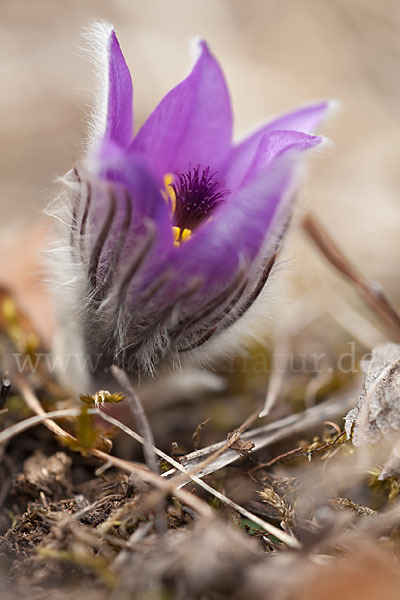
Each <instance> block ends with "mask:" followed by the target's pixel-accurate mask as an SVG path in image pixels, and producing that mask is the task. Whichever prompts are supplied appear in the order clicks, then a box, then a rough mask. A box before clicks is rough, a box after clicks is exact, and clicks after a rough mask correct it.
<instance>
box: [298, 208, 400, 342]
mask: <svg viewBox="0 0 400 600" xmlns="http://www.w3.org/2000/svg"><path fill="white" fill-rule="evenodd" d="M303 229H304V231H305V232H306V234H307V235H308V236H309V237H310V238H311V239H312V241H313V242H314V243H315V244H316V246H317V247H318V248H319V250H321V252H322V254H323V255H324V256H325V258H327V259H328V260H329V262H330V263H331V264H332V265H333V266H334V267H335V268H336V269H337V270H338V271H339V272H340V273H342V275H344V276H345V277H346V278H347V279H349V280H350V281H351V282H352V283H353V284H354V286H355V288H356V289H357V291H358V292H359V294H360V295H361V296H362V297H363V298H364V300H365V301H366V302H367V304H368V305H369V306H370V308H371V309H372V310H373V311H374V313H375V314H376V315H377V316H378V317H379V318H380V320H381V321H382V323H384V324H385V326H386V328H387V330H388V331H390V337H391V338H392V339H395V340H396V341H400V315H399V314H398V313H397V312H396V310H395V309H394V308H393V306H392V305H391V303H390V301H389V300H388V298H387V297H386V296H385V294H384V293H383V291H382V290H381V288H380V287H379V285H378V284H376V283H370V282H369V281H367V280H366V279H365V277H364V276H363V275H362V274H361V273H360V272H359V271H358V270H357V269H356V268H355V267H354V266H353V265H352V264H351V262H350V261H349V259H348V258H347V257H346V255H345V254H344V253H343V251H342V250H341V249H340V248H339V246H337V244H336V243H335V242H334V241H333V239H332V238H331V236H330V234H329V233H328V232H327V231H326V229H325V228H324V226H323V225H322V223H321V222H320V221H319V219H318V218H317V217H316V216H315V215H313V214H312V213H309V214H308V215H307V216H306V217H305V218H304V220H303Z"/></svg>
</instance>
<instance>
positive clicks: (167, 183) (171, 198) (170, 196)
mask: <svg viewBox="0 0 400 600" xmlns="http://www.w3.org/2000/svg"><path fill="white" fill-rule="evenodd" d="M174 181H175V177H174V176H173V175H172V173H166V174H165V175H164V179H163V182H164V188H165V189H164V190H162V194H163V196H164V198H165V201H166V202H167V203H168V204H169V203H171V208H172V214H173V213H174V212H175V207H176V195H175V192H174V188H173V187H171V183H174Z"/></svg>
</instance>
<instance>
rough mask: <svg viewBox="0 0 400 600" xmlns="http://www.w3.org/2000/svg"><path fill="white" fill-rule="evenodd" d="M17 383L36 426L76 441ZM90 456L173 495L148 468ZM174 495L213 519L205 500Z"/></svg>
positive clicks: (23, 384)
mask: <svg viewBox="0 0 400 600" xmlns="http://www.w3.org/2000/svg"><path fill="white" fill-rule="evenodd" d="M15 381H16V385H17V387H18V389H19V390H20V392H21V395H22V397H23V398H24V400H25V402H26V404H27V406H28V407H29V408H30V409H31V410H32V411H33V412H34V413H36V415H37V416H38V417H40V419H38V420H37V421H36V423H34V424H37V423H40V422H42V423H43V424H44V425H45V426H46V427H47V428H48V429H50V431H52V432H53V433H55V434H56V435H57V436H60V437H61V438H68V439H70V440H73V441H76V440H75V438H74V436H72V435H71V434H69V433H67V432H66V431H64V429H62V427H60V426H59V425H57V423H55V422H54V421H53V420H52V419H51V418H49V417H48V415H47V414H46V412H45V411H44V410H43V408H42V406H41V404H40V402H39V400H38V399H37V397H36V396H35V394H34V392H33V390H32V389H31V388H30V386H29V385H28V384H27V382H26V381H25V380H24V379H23V378H22V377H20V376H17V377H16V378H15ZM74 410H75V411H77V412H76V413H75V414H76V415H78V414H80V411H79V409H70V411H71V413H70V414H73V413H72V411H74ZM61 412H65V411H61ZM91 412H92V411H91ZM95 412H96V411H95V410H93V413H95ZM97 412H98V413H99V414H101V413H100V411H97ZM30 426H32V423H31V424H30ZM26 428H27V427H26ZM26 428H25V429H26ZM90 454H91V455H92V456H95V457H96V458H98V459H100V460H101V461H103V462H106V463H111V464H112V466H113V467H116V468H117V469H122V470H123V471H126V472H128V473H133V474H134V475H136V476H137V477H139V478H140V479H142V480H143V481H145V482H146V483H149V484H150V485H153V486H154V487H156V488H158V489H159V490H161V491H163V492H164V493H165V494H170V493H171V487H172V486H171V484H170V483H169V482H167V481H164V480H163V479H162V477H160V476H159V475H157V474H156V473H153V472H152V471H149V470H148V469H147V468H146V467H144V466H142V465H138V464H136V463H132V462H129V461H126V460H123V459H121V458H118V457H116V456H112V455H110V454H107V453H106V452H102V451H101V450H97V449H96V448H93V449H91V450H90ZM174 495H175V496H176V497H177V498H178V499H179V500H181V501H182V502H183V503H184V504H187V505H188V506H190V507H191V508H192V509H193V510H195V511H196V512H197V513H198V514H199V515H201V516H202V517H205V518H211V517H213V510H212V509H211V508H210V507H209V506H208V504H207V503H206V502H203V500H200V498H197V497H196V496H194V495H193V494H190V493H189V492H186V491H185V490H179V489H176V493H175V492H174Z"/></svg>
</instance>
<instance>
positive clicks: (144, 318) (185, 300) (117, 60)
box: [67, 28, 329, 373]
mask: <svg viewBox="0 0 400 600" xmlns="http://www.w3.org/2000/svg"><path fill="white" fill-rule="evenodd" d="M104 33H105V36H104V42H103V46H104V50H105V51H106V55H107V68H106V72H107V82H106V86H105V90H106V102H105V110H104V111H103V120H102V122H101V124H100V125H99V126H98V130H97V134H96V138H95V143H94V145H93V148H92V149H91V150H90V152H89V155H88V156H87V158H86V160H85V161H84V164H83V166H82V168H81V169H79V174H78V172H77V171H75V178H70V181H69V188H70V189H71V190H72V192H71V194H70V197H71V198H72V200H70V201H69V202H70V205H71V206H72V205H73V207H72V208H71V210H70V214H71V216H70V220H69V222H68V223H67V225H68V228H69V231H70V236H69V240H70V256H72V260H73V272H75V281H79V286H78V288H79V290H78V292H76V291H74V294H75V300H74V302H73V304H74V303H75V315H74V317H73V320H75V322H76V323H77V324H78V329H79V332H80V335H81V337H82V339H83V344H82V347H83V348H84V352H87V353H89V355H91V356H94V355H95V356H101V359H100V361H99V362H98V363H97V367H98V368H99V369H100V370H102V369H107V368H108V367H109V365H110V364H111V363H116V364H119V365H120V366H122V367H124V368H125V369H127V370H128V371H129V372H131V373H152V372H154V370H155V369H156V367H157V366H158V365H159V364H160V363H161V362H162V361H164V360H167V359H168V360H170V361H172V362H175V363H176V362H179V361H180V360H181V359H182V358H184V357H186V356H188V355H190V354H192V353H193V351H195V350H196V352H198V351H199V350H197V349H200V348H202V349H205V350H206V351H207V349H208V348H209V345H210V344H211V343H212V341H214V340H215V339H218V338H220V335H221V333H222V332H224V331H225V330H226V329H227V328H228V327H230V326H231V325H232V324H234V323H235V322H237V321H238V320H239V319H241V317H242V316H243V315H244V313H246V312H247V311H248V310H249V309H250V307H251V306H252V305H253V303H254V302H255V301H256V300H257V298H258V296H259V295H260V293H261V291H262V290H263V288H264V286H265V284H266V282H267V280H268V277H269V275H270V272H271V269H272V267H273V265H274V262H275V260H276V256H277V253H278V251H279V248H280V245H281V243H282V237H283V235H284V231H285V228H286V226H287V224H288V221H289V219H290V215H291V211H292V200H293V195H294V191H295V184H296V181H297V175H298V164H299V162H300V159H301V155H302V154H303V152H304V151H306V150H309V149H311V148H314V147H315V146H317V145H318V144H320V143H321V141H322V138H321V137H318V136H315V135H312V132H313V131H314V129H315V128H316V127H317V125H318V124H319V123H320V122H321V120H322V119H323V117H324V115H325V113H326V112H327V109H328V107H329V103H328V102H325V101H324V102H318V103H314V104H310V105H308V106H305V107H302V108H299V109H297V110H295V111H293V112H290V113H288V114H286V115H283V116H281V117H279V118H277V119H275V120H273V121H271V122H270V123H268V124H266V125H263V126H261V127H260V128H259V129H258V130H256V131H255V133H253V134H251V135H250V136H249V137H247V138H245V139H244V140H243V141H241V142H239V143H236V144H235V143H233V142H232V121H233V118H232V109H231V103H230V98H229V93H228V89H227V86H226V82H225V79H224V76H223V73H222V71H221V68H220V66H219V64H218V62H217V60H216V59H215V57H214V56H213V55H212V53H211V52H210V50H209V47H208V46H207V44H206V43H205V42H204V41H200V42H199V44H198V58H197V60H196V62H195V64H194V67H193V69H192V71H191V73H190V74H189V75H188V77H187V78H186V79H184V80H183V81H182V82H181V83H180V84H178V85H177V86H176V87H174V88H173V89H172V90H171V91H170V92H169V93H168V94H167V95H166V96H165V97H164V98H163V99H162V101H161V102H160V104H159V105H158V106H157V107H156V108H155V110H154V111H153V112H152V113H151V114H150V116H149V117H148V119H147V120H146V121H145V123H144V124H143V125H142V127H141V128H140V129H139V131H138V132H137V133H136V134H135V135H134V133H133V109H132V82H131V76H130V73H129V70H128V67H127V65H126V63H125V60H124V57H123V55H122V52H121V49H120V46H119V43H118V40H117V38H116V35H115V33H114V31H113V30H112V29H111V28H108V29H107V28H104ZM72 179H73V180H72ZM71 251H72V252H71ZM75 287H76V286H75ZM84 299H85V300H84ZM70 306H71V304H70ZM70 323H72V321H71V322H70ZM70 326H71V327H72V324H71V325H70Z"/></svg>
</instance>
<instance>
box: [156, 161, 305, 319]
mask: <svg viewBox="0 0 400 600" xmlns="http://www.w3.org/2000/svg"><path fill="white" fill-rule="evenodd" d="M296 157H297V152H296V151H295V152H294V153H292V154H290V155H288V154H286V155H284V156H283V157H279V158H278V159H277V160H276V161H275V162H274V164H273V165H271V166H270V167H269V168H268V169H267V172H263V173H262V174H261V175H260V176H259V177H257V178H255V179H253V180H252V181H251V182H250V184H249V185H248V186H246V187H243V188H242V189H241V190H239V191H238V192H237V193H236V194H234V195H233V196H232V197H231V198H230V200H229V202H226V203H224V204H222V205H220V206H219V207H218V209H217V210H216V211H215V213H214V214H213V217H212V219H210V220H209V221H208V222H207V223H205V224H203V225H201V226H199V228H198V229H197V230H196V232H195V234H194V235H193V236H192V237H191V239H189V240H188V241H187V242H185V243H183V244H181V246H180V247H179V248H175V249H174V250H173V251H172V252H171V253H170V254H169V255H167V256H166V257H165V259H164V260H163V261H160V264H159V265H158V268H159V269H160V270H161V271H162V269H164V268H167V267H168V268H169V269H171V270H172V271H173V272H174V273H175V274H176V277H175V280H174V282H171V288H173V286H175V289H174V290H173V292H174V293H179V291H182V289H185V286H187V285H190V282H191V281H192V280H194V279H200V281H201V282H202V287H201V290H200V292H199V294H198V295H197V296H196V297H194V298H193V306H192V305H191V304H192V299H191V301H190V302H189V303H188V310H191V309H192V308H196V303H197V304H199V303H201V302H208V301H209V300H210V297H211V298H212V297H213V295H215V294H218V293H219V292H221V291H222V290H223V289H225V288H226V286H227V285H229V284H230V283H232V280H233V278H234V277H235V276H236V275H237V274H238V270H239V268H240V267H243V266H246V265H247V267H248V268H249V269H250V267H251V264H252V262H253V261H254V259H255V257H256V256H257V254H258V252H259V251H260V249H261V248H262V247H264V242H265V241H266V240H268V236H270V240H268V241H270V242H271V246H273V244H274V242H275V241H276V239H277V236H278V235H279V233H280V232H281V229H282V227H283V226H284V224H285V223H286V220H287V216H288V215H289V213H290V210H291V208H290V207H291V202H290V200H291V197H292V195H291V193H290V192H291V190H292V184H293V182H294V180H295V168H294V166H295V159H296ZM275 225H276V227H275ZM170 293H172V292H170Z"/></svg>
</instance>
